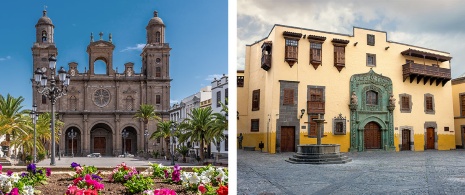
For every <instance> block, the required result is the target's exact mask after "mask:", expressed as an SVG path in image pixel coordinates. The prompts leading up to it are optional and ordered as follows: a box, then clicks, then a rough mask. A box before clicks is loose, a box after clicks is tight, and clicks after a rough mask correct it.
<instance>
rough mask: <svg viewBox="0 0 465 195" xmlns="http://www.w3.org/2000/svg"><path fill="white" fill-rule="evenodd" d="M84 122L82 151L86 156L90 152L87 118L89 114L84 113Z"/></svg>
mask: <svg viewBox="0 0 465 195" xmlns="http://www.w3.org/2000/svg"><path fill="white" fill-rule="evenodd" d="M82 121H83V122H84V129H83V130H82V145H83V147H82V148H84V150H83V151H82V153H83V155H84V156H86V155H87V154H89V153H90V150H89V146H90V130H89V128H88V122H89V120H88V119H87V115H83V120H82Z"/></svg>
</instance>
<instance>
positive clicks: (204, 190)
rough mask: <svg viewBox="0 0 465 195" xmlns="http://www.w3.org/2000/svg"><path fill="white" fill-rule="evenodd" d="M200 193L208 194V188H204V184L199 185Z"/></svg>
mask: <svg viewBox="0 0 465 195" xmlns="http://www.w3.org/2000/svg"><path fill="white" fill-rule="evenodd" d="M199 191H200V193H202V194H205V192H207V188H205V186H203V184H200V185H199Z"/></svg>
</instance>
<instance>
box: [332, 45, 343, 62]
mask: <svg viewBox="0 0 465 195" xmlns="http://www.w3.org/2000/svg"><path fill="white" fill-rule="evenodd" d="M334 65H335V66H345V47H341V46H335V47H334Z"/></svg>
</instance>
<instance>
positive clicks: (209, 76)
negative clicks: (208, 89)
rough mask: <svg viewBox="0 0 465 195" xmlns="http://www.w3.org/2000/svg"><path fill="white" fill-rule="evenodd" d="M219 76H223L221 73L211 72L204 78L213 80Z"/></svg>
mask: <svg viewBox="0 0 465 195" xmlns="http://www.w3.org/2000/svg"><path fill="white" fill-rule="evenodd" d="M221 77H223V75H222V74H211V75H208V76H207V78H205V80H207V81H213V80H214V79H215V78H216V80H218V79H220V78H221Z"/></svg>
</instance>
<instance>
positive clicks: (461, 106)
mask: <svg viewBox="0 0 465 195" xmlns="http://www.w3.org/2000/svg"><path fill="white" fill-rule="evenodd" d="M462 96H465V93H459V105H460V113H459V114H460V116H461V117H465V113H464V112H465V109H464V107H465V104H462Z"/></svg>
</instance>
